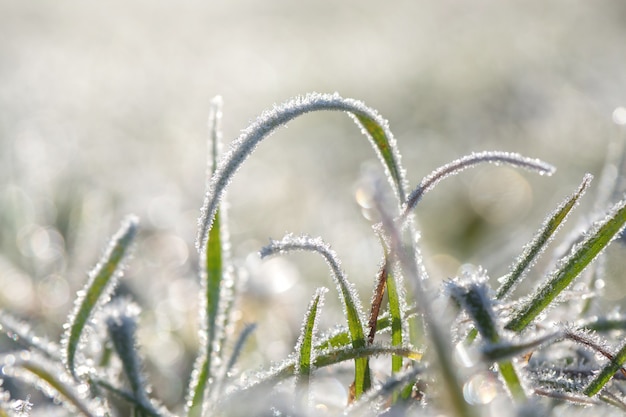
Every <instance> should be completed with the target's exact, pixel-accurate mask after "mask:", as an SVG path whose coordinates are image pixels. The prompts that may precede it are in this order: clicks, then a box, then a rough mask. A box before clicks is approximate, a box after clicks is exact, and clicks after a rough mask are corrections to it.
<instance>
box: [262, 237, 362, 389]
mask: <svg viewBox="0 0 626 417" xmlns="http://www.w3.org/2000/svg"><path fill="white" fill-rule="evenodd" d="M294 250H305V251H313V252H317V253H319V254H320V255H322V256H323V257H324V259H325V260H326V262H327V263H328V265H329V267H330V269H331V272H332V276H333V280H334V281H335V284H336V285H337V290H338V293H339V298H340V299H341V302H342V304H343V306H344V314H345V315H346V319H347V321H348V329H349V330H350V338H351V342H352V346H353V347H354V348H355V349H360V348H363V347H365V346H366V345H367V341H366V339H365V332H364V329H363V323H362V319H361V317H363V314H362V312H361V306H360V303H359V302H358V298H357V295H356V292H355V290H354V287H353V286H352V285H351V284H350V283H349V282H348V280H347V279H346V277H345V274H344V273H343V271H342V270H341V267H340V265H339V261H338V259H337V256H336V254H335V253H334V252H333V251H332V249H330V247H328V245H327V244H326V243H324V242H323V241H322V240H321V239H319V238H318V239H312V238H310V237H308V236H299V237H295V236H293V235H287V236H285V237H284V238H283V239H282V240H280V241H272V242H271V243H270V244H269V245H268V246H266V247H264V248H263V249H261V257H262V258H264V257H267V256H269V255H273V254H277V253H286V252H289V251H294ZM354 367H355V372H354V380H355V381H354V382H355V396H356V398H358V397H360V396H361V394H363V393H364V392H365V391H367V390H368V389H369V388H370V386H371V376H370V369H369V363H368V360H367V358H359V359H356V360H355V364H354Z"/></svg>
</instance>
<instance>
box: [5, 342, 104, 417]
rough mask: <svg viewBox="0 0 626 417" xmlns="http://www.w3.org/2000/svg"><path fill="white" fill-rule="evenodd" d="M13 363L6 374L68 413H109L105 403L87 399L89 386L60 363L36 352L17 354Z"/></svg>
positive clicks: (89, 416)
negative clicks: (55, 402)
mask: <svg viewBox="0 0 626 417" xmlns="http://www.w3.org/2000/svg"><path fill="white" fill-rule="evenodd" d="M0 359H3V360H2V361H0V363H6V357H4V358H0ZM10 362H11V364H10V365H5V367H4V372H5V373H7V372H8V374H9V375H10V376H14V377H16V378H18V379H20V380H22V381H24V382H25V383H27V384H29V385H32V386H33V387H37V388H38V389H40V390H42V391H43V393H44V394H45V395H46V396H47V397H49V398H51V399H56V400H57V401H58V402H59V403H60V404H62V405H63V406H64V407H66V408H67V409H68V410H70V411H78V412H79V413H80V414H82V415H84V416H86V417H100V416H102V415H105V413H108V410H107V407H106V405H105V404H104V402H103V401H100V400H92V399H89V398H85V395H84V393H85V392H86V390H85V389H84V388H85V387H83V386H79V384H84V383H77V382H76V381H75V379H74V378H73V376H72V375H70V374H68V373H67V372H65V370H64V369H63V368H61V366H60V365H59V364H58V363H56V362H51V361H49V360H47V359H46V358H44V357H41V356H39V355H37V354H36V353H32V352H31V353H30V354H26V355H15V357H14V359H12V360H11V361H10Z"/></svg>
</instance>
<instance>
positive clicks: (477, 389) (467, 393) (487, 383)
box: [463, 372, 498, 405]
mask: <svg viewBox="0 0 626 417" xmlns="http://www.w3.org/2000/svg"><path fill="white" fill-rule="evenodd" d="M497 395H498V383H497V380H496V379H495V378H494V376H493V375H492V374H490V373H486V372H483V373H480V374H477V375H474V376H473V377H471V378H470V380H469V381H467V382H466V383H465V385H463V396H464V397H465V400H466V401H467V402H468V403H470V404H473V405H480V404H489V403H490V402H491V401H493V399H494V398H496V396H497Z"/></svg>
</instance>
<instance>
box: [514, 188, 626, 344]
mask: <svg viewBox="0 0 626 417" xmlns="http://www.w3.org/2000/svg"><path fill="white" fill-rule="evenodd" d="M624 224H626V200H622V201H620V202H619V203H617V204H615V205H614V206H613V208H612V209H611V210H610V212H609V214H608V215H607V216H606V218H605V219H604V220H603V221H602V222H600V223H598V224H597V225H594V226H593V227H592V228H591V230H590V231H589V232H588V233H587V237H586V239H585V240H584V241H583V242H582V243H580V244H579V245H577V246H575V247H574V248H573V250H572V253H571V254H570V255H569V256H567V257H566V258H564V259H562V260H561V261H559V263H558V266H557V269H556V270H555V271H554V272H552V273H551V274H550V276H549V278H548V280H547V281H546V282H545V283H544V284H543V285H542V286H541V287H540V288H539V289H538V290H537V291H535V293H534V295H533V296H532V297H531V298H530V299H529V300H528V301H527V302H526V304H524V305H523V306H522V307H521V308H520V309H518V310H517V311H516V312H515V313H514V314H513V317H512V319H511V320H510V321H509V322H508V323H507V324H506V326H505V328H507V329H509V330H513V331H516V332H521V331H522V330H524V329H525V328H526V327H527V326H528V325H529V324H530V323H531V322H532V321H533V320H534V319H535V318H536V317H537V316H538V315H539V314H540V313H541V312H542V311H543V310H545V309H546V307H548V306H549V305H550V304H551V303H552V302H553V301H554V299H555V298H556V296H557V295H559V294H560V293H561V292H562V291H563V290H564V289H565V288H567V287H568V286H569V285H570V284H571V283H572V281H573V280H574V279H575V278H576V277H577V276H579V275H580V273H581V272H582V271H583V270H584V269H585V268H586V267H587V265H589V264H590V263H591V262H592V261H593V260H594V259H595V258H596V257H597V256H598V255H599V254H600V253H601V252H602V250H603V249H604V248H605V247H606V246H607V245H608V244H609V243H611V241H612V240H613V239H614V238H615V237H616V236H618V235H619V233H620V232H621V231H622V230H623V229H624Z"/></svg>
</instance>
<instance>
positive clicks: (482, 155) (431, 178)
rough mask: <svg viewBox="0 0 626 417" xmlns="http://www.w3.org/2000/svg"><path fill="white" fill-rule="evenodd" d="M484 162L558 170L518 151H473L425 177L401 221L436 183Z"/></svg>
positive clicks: (542, 172)
mask: <svg viewBox="0 0 626 417" xmlns="http://www.w3.org/2000/svg"><path fill="white" fill-rule="evenodd" d="M483 163H492V164H497V165H499V164H508V165H512V166H515V167H519V168H525V169H528V170H530V171H533V172H536V173H538V174H539V175H552V174H553V173H554V171H555V170H556V168H554V167H553V166H552V165H550V164H548V163H546V162H543V161H541V160H539V159H532V158H527V157H525V156H522V155H520V154H517V153H510V152H499V151H485V152H476V153H472V154H471V155H467V156H464V157H463V158H460V159H457V160H456V161H453V162H451V163H449V164H446V165H444V166H442V167H439V168H437V169H436V170H434V171H433V172H432V173H431V174H430V175H428V176H427V177H426V178H424V179H423V180H422V181H421V182H420V184H419V185H418V186H417V188H416V189H415V190H413V191H412V192H411V194H409V196H408V198H407V200H406V203H405V204H404V208H403V211H402V215H401V221H403V222H404V220H406V218H407V216H408V215H409V213H410V212H411V211H413V209H415V206H416V205H417V203H419V201H420V200H421V199H422V197H423V196H424V194H426V193H427V192H428V191H430V190H432V189H433V188H434V187H435V185H437V184H438V183H439V181H441V180H443V179H445V178H448V177H450V176H452V175H456V174H458V173H459V172H461V171H464V170H466V169H467V168H471V167H473V166H476V165H480V164H483Z"/></svg>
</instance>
